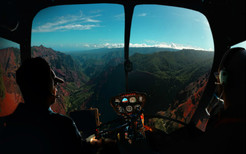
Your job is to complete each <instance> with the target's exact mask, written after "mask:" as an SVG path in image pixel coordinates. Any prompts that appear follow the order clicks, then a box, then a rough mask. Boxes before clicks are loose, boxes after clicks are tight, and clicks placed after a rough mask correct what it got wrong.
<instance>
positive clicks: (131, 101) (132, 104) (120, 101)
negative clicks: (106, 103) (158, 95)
mask: <svg viewBox="0 0 246 154" xmlns="http://www.w3.org/2000/svg"><path fill="white" fill-rule="evenodd" d="M145 102H146V94H144V93H139V92H131V93H123V94H120V95H119V96H116V97H113V98H112V99H111V100H110V104H111V106H112V107H113V109H114V110H115V112H116V113H117V114H119V115H130V114H133V113H137V112H139V111H141V110H142V108H143V106H144V104H145Z"/></svg>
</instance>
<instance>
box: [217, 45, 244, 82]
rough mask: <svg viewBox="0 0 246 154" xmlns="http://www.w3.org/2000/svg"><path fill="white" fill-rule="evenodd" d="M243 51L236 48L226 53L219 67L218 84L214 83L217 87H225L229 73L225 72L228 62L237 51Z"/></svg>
mask: <svg viewBox="0 0 246 154" xmlns="http://www.w3.org/2000/svg"><path fill="white" fill-rule="evenodd" d="M241 50H245V49H244V48H240V47H236V48H231V49H229V50H227V51H226V53H225V54H224V56H223V57H222V60H221V62H220V65H219V70H220V71H219V76H218V78H219V83H218V82H216V83H215V84H217V85H222V86H225V85H226V84H227V82H228V76H229V73H228V71H227V67H228V65H230V61H231V60H232V59H233V57H234V55H235V54H236V53H238V51H241Z"/></svg>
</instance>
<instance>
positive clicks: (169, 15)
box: [129, 5, 214, 133]
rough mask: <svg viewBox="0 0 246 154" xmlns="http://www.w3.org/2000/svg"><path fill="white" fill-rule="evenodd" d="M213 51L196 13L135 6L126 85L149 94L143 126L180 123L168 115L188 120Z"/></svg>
mask: <svg viewBox="0 0 246 154" xmlns="http://www.w3.org/2000/svg"><path fill="white" fill-rule="evenodd" d="M213 50H214V46H213V39H212V34H211V31H210V27H209V24H208V21H207V19H206V18H205V16H203V15H202V14H201V13H199V12H196V11H192V10H188V9H184V8H177V7H171V6H161V5H139V6H136V7H135V9H134V15H133V21H132V29H131V39H130V55H131V56H130V59H131V61H132V63H133V71H132V72H131V73H130V74H129V87H130V90H131V91H141V92H146V93H147V94H148V95H149V98H148V101H147V103H146V104H145V109H144V111H145V114H146V115H145V117H146V118H148V115H149V117H151V118H149V119H148V120H146V123H147V125H150V126H152V127H155V128H157V129H160V130H163V131H165V132H166V133H170V132H172V131H174V130H176V129H178V128H180V127H181V126H182V124H180V123H178V122H175V121H170V119H169V118H172V119H174V120H178V121H180V122H183V123H189V121H190V120H191V118H192V116H193V114H194V112H195V110H196V108H197V106H198V104H199V100H200V98H201V96H202V92H203V90H204V88H205V86H206V83H207V79H208V75H209V73H210V72H209V71H210V69H211V67H212V62H213V56H214V53H213ZM167 119H168V120H167Z"/></svg>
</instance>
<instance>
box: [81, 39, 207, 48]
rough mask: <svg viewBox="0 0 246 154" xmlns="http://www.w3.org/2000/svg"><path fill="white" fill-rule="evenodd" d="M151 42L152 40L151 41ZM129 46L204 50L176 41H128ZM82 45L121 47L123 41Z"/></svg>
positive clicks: (83, 44) (89, 46)
mask: <svg viewBox="0 0 246 154" xmlns="http://www.w3.org/2000/svg"><path fill="white" fill-rule="evenodd" d="M151 42H153V41H151ZM129 45H130V47H138V48H144V47H145V48H147V47H156V48H172V49H178V50H182V49H194V50H205V49H203V48H200V47H192V46H186V45H181V44H176V43H171V44H168V43H165V42H161V43H156V44H147V43H130V44H129ZM82 47H84V48H123V47H124V43H103V44H89V43H82Z"/></svg>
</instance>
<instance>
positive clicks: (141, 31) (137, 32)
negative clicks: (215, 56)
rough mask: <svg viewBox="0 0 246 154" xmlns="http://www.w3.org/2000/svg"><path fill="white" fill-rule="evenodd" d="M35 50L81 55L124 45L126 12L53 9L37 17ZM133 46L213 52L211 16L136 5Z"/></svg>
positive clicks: (96, 7)
mask: <svg viewBox="0 0 246 154" xmlns="http://www.w3.org/2000/svg"><path fill="white" fill-rule="evenodd" d="M31 44H32V46H34V45H38V46H39V45H41V44H42V45H44V46H46V47H51V48H53V49H55V50H58V51H63V52H68V51H81V50H89V49H95V48H115V47H123V46H124V8H123V6H121V5H117V4H87V5H66V6H56V7H49V8H46V9H44V10H42V11H40V12H39V13H38V14H37V16H36V17H35V18H34V21H33V27H32V42H31ZM130 46H131V47H170V48H177V49H183V48H192V49H203V50H213V48H214V46H213V40H212V35H211V31H210V28H209V24H208V23H207V20H206V18H205V17H204V16H203V15H202V14H200V13H198V12H195V11H191V10H188V9H183V8H175V7H168V6H158V5H139V6H136V8H135V10H134V15H133V21H132V29H131V40H130Z"/></svg>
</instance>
